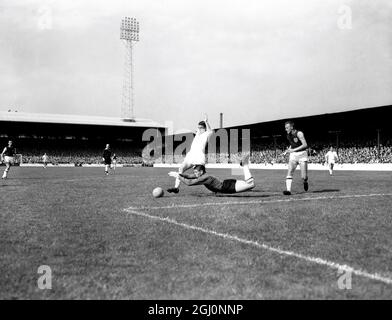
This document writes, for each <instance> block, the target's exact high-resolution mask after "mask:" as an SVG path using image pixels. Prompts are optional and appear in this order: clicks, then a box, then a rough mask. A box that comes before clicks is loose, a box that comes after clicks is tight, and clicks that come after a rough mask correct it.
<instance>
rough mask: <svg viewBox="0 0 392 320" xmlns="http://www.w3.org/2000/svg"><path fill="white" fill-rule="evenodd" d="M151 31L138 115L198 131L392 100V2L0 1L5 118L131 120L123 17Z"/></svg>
mask: <svg viewBox="0 0 392 320" xmlns="http://www.w3.org/2000/svg"><path fill="white" fill-rule="evenodd" d="M124 16H130V17H135V18H136V19H137V20H138V21H139V23H140V42H138V43H136V44H135V50H134V62H135V73H134V80H135V83H134V89H135V91H134V94H135V116H136V117H137V118H149V119H152V120H155V121H158V122H160V123H164V122H165V121H171V122H173V123H174V128H175V129H194V128H195V126H196V124H197V122H198V121H199V120H201V119H202V117H203V114H204V113H207V114H208V117H209V119H210V122H211V124H212V126H213V127H218V125H219V113H220V112H223V113H224V125H225V126H232V125H239V124H247V123H255V122H262V121H269V120H275V119H280V118H288V117H299V116H306V115H312V114H321V113H331V112H338V111H343V110H352V109H358V108H364V107H373V106H382V105H389V104H392V1H390V0H374V1H369V0H346V1H341V0H328V1H326V0H312V1H310V0H133V1H129V0H124V1H123V0H111V1H108V0H106V1H103V0H78V1H76V0H34V1H33V0H0V111H6V110H8V109H12V110H15V109H16V110H18V111H19V112H20V111H24V112H36V113H62V114H81V115H82V114H83V115H96V116H97V115H98V116H114V117H120V112H121V96H122V84H123V75H124V55H125V52H124V45H123V43H122V42H121V40H120V39H119V35H120V23H121V18H122V17H124Z"/></svg>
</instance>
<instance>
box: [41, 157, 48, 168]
mask: <svg viewBox="0 0 392 320" xmlns="http://www.w3.org/2000/svg"><path fill="white" fill-rule="evenodd" d="M48 160H49V157H48V156H47V154H46V153H44V155H43V156H42V162H43V163H44V169H46V167H47V165H48Z"/></svg>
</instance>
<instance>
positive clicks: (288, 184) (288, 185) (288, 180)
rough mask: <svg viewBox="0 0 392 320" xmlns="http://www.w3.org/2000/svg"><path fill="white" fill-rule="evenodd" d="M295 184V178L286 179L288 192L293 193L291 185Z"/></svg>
mask: <svg viewBox="0 0 392 320" xmlns="http://www.w3.org/2000/svg"><path fill="white" fill-rule="evenodd" d="M292 183H293V178H292V177H287V178H286V189H287V191H290V192H291V184H292Z"/></svg>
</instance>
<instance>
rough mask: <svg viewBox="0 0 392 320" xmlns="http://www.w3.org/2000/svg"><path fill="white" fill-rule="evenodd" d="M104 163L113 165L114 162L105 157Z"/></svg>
mask: <svg viewBox="0 0 392 320" xmlns="http://www.w3.org/2000/svg"><path fill="white" fill-rule="evenodd" d="M104 163H105V164H106V165H111V164H112V159H110V158H109V159H105V161H104Z"/></svg>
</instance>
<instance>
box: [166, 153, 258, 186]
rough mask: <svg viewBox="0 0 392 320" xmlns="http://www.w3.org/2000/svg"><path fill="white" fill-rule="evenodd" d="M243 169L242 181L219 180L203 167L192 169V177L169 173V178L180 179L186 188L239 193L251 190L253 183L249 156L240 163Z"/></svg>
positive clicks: (198, 166)
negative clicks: (202, 187) (198, 187)
mask: <svg viewBox="0 0 392 320" xmlns="http://www.w3.org/2000/svg"><path fill="white" fill-rule="evenodd" d="M241 167H242V168H243V173H244V180H236V179H226V180H223V181H222V180H220V179H218V178H216V177H214V176H211V175H209V174H207V173H206V169H205V167H204V165H196V166H194V167H193V175H187V174H184V173H179V172H175V171H172V172H169V173H168V174H169V176H171V177H173V178H176V179H180V180H181V181H182V182H183V183H185V184H186V185H187V186H199V185H204V186H205V187H206V188H207V189H208V190H210V191H212V192H215V193H239V192H245V191H249V190H251V189H253V188H254V187H255V182H254V179H253V177H252V174H251V173H250V170H249V155H247V156H245V157H244V158H243V160H242V161H241Z"/></svg>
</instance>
